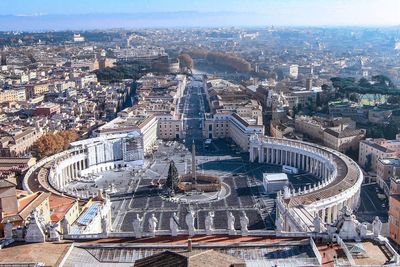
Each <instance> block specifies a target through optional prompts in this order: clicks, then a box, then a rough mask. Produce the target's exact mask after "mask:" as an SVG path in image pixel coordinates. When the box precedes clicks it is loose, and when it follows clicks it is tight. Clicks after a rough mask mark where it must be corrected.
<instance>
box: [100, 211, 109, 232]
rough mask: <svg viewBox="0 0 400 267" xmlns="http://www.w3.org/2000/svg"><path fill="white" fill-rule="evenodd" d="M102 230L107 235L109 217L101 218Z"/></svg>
mask: <svg viewBox="0 0 400 267" xmlns="http://www.w3.org/2000/svg"><path fill="white" fill-rule="evenodd" d="M101 230H102V232H103V234H105V235H107V232H108V230H109V229H108V218H107V216H103V217H101Z"/></svg>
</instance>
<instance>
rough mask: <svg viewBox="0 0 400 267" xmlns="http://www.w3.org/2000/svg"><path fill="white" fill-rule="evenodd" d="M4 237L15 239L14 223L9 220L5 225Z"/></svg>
mask: <svg viewBox="0 0 400 267" xmlns="http://www.w3.org/2000/svg"><path fill="white" fill-rule="evenodd" d="M4 238H5V239H6V240H10V239H13V225H12V223H10V221H9V220H7V223H6V224H5V225H4Z"/></svg>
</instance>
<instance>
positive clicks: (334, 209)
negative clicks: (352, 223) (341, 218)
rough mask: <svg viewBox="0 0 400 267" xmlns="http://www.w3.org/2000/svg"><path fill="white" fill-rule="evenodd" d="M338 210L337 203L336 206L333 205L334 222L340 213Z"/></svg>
mask: <svg viewBox="0 0 400 267" xmlns="http://www.w3.org/2000/svg"><path fill="white" fill-rule="evenodd" d="M337 212H338V210H337V205H335V206H333V219H332V222H333V221H335V220H336V219H337V215H338V214H337Z"/></svg>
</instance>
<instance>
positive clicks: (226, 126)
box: [203, 113, 265, 151]
mask: <svg viewBox="0 0 400 267" xmlns="http://www.w3.org/2000/svg"><path fill="white" fill-rule="evenodd" d="M252 134H260V135H264V134H265V130H264V125H262V124H257V123H255V122H254V121H251V122H250V123H249V122H248V121H246V119H244V118H242V117H240V116H239V115H238V114H236V113H219V114H218V113H217V114H214V115H211V114H208V115H206V118H205V120H204V126H203V137H204V138H209V139H219V138H231V139H232V140H233V141H234V142H235V143H236V144H237V145H238V146H239V147H240V148H241V149H242V150H243V151H248V149H249V140H250V136H251V135H252Z"/></svg>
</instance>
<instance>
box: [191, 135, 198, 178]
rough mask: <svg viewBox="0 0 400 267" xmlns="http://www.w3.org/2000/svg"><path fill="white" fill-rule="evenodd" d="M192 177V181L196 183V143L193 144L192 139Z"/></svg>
mask: <svg viewBox="0 0 400 267" xmlns="http://www.w3.org/2000/svg"><path fill="white" fill-rule="evenodd" d="M192 179H193V183H194V184H196V183H197V181H196V145H195V144H194V140H193V143H192Z"/></svg>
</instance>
